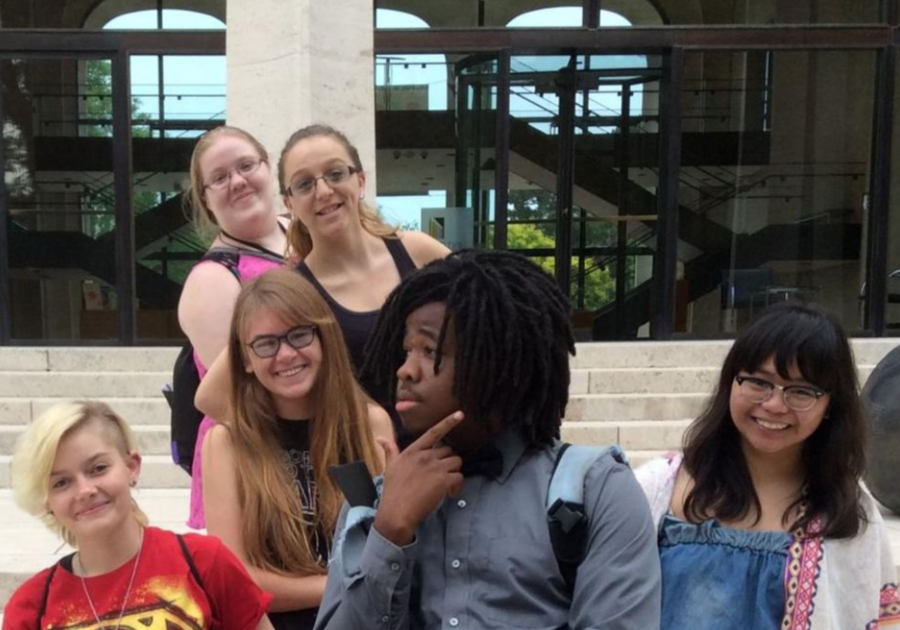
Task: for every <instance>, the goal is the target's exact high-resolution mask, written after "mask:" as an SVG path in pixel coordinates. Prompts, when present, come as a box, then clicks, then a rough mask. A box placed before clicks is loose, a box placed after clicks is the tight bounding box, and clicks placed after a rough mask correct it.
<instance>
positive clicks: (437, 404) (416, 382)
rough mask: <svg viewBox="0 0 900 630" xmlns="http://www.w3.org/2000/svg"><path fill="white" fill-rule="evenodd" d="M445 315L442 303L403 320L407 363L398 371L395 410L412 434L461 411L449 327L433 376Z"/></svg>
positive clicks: (432, 305)
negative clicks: (455, 391) (454, 384)
mask: <svg viewBox="0 0 900 630" xmlns="http://www.w3.org/2000/svg"><path fill="white" fill-rule="evenodd" d="M445 312H446V307H445V306H444V304H442V303H440V302H434V303H431V304H426V305H425V306H422V307H420V308H417V309H416V310H414V311H413V312H412V313H410V314H409V317H407V318H406V335H405V336H404V338H403V350H404V351H405V352H406V360H405V361H404V362H403V364H402V365H401V366H400V368H399V369H398V370H397V405H396V409H397V412H398V413H399V414H400V418H401V420H403V426H404V427H406V429H407V430H408V431H409V432H410V433H412V434H413V435H419V434H421V433H423V432H424V431H426V430H427V429H428V428H430V427H431V426H433V425H434V424H436V423H437V422H439V421H440V420H441V419H443V418H445V417H446V416H449V415H450V414H451V413H453V412H454V411H457V410H458V409H459V408H460V404H459V401H458V400H457V398H456V396H455V395H454V394H453V376H454V373H455V369H454V355H455V353H456V334H455V331H454V329H453V326H452V325H450V326H448V328H447V334H446V336H445V338H444V344H443V348H442V352H443V354H442V355H441V366H440V370H439V371H438V373H437V374H435V373H434V363H435V359H436V358H437V354H436V352H437V340H438V336H439V335H440V331H441V324H442V323H443V321H444V314H445Z"/></svg>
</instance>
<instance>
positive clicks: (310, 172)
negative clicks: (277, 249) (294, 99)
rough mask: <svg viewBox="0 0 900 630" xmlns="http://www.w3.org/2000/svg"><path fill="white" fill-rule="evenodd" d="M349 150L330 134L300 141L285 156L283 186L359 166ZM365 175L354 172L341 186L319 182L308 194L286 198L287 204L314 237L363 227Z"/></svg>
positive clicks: (320, 180)
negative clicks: (362, 198)
mask: <svg viewBox="0 0 900 630" xmlns="http://www.w3.org/2000/svg"><path fill="white" fill-rule="evenodd" d="M355 166H356V165H354V163H353V159H352V158H351V157H350V154H349V153H348V151H347V149H346V147H344V145H343V144H341V143H340V142H339V141H338V140H336V139H335V138H332V137H331V136H327V135H321V136H312V137H309V138H305V139H303V140H300V141H299V142H297V143H296V144H295V145H294V146H293V147H291V149H290V150H289V151H288V152H287V154H286V155H285V157H284V164H283V170H284V181H282V182H281V185H282V187H284V188H288V187H290V186H291V185H292V184H294V183H296V182H298V181H300V180H303V179H309V178H314V177H321V176H322V175H325V174H326V173H329V172H330V171H332V170H334V169H335V168H336V167H338V168H339V167H355ZM365 187H366V176H365V174H364V173H361V172H359V173H352V174H350V176H349V177H347V178H346V179H344V180H343V181H341V182H340V183H338V184H329V183H328V182H327V181H326V180H324V179H319V180H318V181H316V183H315V186H314V188H313V190H312V192H310V193H308V194H306V195H297V194H294V195H291V196H285V198H284V199H285V204H286V205H287V207H288V209H289V210H290V211H291V214H293V215H294V216H295V217H297V218H298V219H300V221H302V222H303V225H305V226H306V228H307V229H308V230H309V232H310V234H311V235H312V236H313V238H315V237H316V236H320V237H328V236H331V235H334V234H339V233H341V232H342V231H343V230H345V229H347V227H348V226H353V225H359V224H360V223H359V203H360V198H361V196H362V195H363V194H364V192H365Z"/></svg>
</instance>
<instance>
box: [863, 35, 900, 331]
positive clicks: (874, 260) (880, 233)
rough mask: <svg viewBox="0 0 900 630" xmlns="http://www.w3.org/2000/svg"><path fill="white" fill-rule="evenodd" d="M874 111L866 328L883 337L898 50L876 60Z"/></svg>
mask: <svg viewBox="0 0 900 630" xmlns="http://www.w3.org/2000/svg"><path fill="white" fill-rule="evenodd" d="M876 64H877V65H876V68H877V70H876V73H875V76H876V79H875V81H876V83H875V111H874V115H873V118H874V120H873V127H872V140H873V141H872V165H873V168H872V174H871V177H870V181H869V190H870V191H871V193H872V194H871V197H870V206H869V207H870V210H869V232H868V235H867V240H868V245H869V247H868V256H867V258H866V294H865V304H864V305H865V313H866V317H865V323H864V325H865V327H866V328H867V329H868V330H871V331H872V333H873V334H875V335H876V336H879V337H880V336H882V335H884V330H885V310H886V308H887V253H888V236H889V233H888V228H889V213H890V190H891V141H892V139H893V119H894V87H895V83H896V75H897V47H896V46H891V47H889V48H886V49H884V50H882V51H879V53H878V59H877V61H876Z"/></svg>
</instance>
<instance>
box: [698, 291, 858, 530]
mask: <svg viewBox="0 0 900 630" xmlns="http://www.w3.org/2000/svg"><path fill="white" fill-rule="evenodd" d="M770 358H771V359H772V360H773V362H774V364H775V369H776V371H777V372H778V374H779V375H780V376H781V377H782V378H784V379H790V378H791V377H790V369H791V368H792V367H793V366H796V368H797V369H798V370H799V371H800V374H801V375H802V376H803V378H804V379H805V380H806V381H808V382H809V383H811V384H813V385H815V386H816V387H819V388H821V389H822V390H824V391H825V392H827V393H828V394H829V404H828V409H827V411H826V412H825V417H824V419H823V420H822V423H821V424H820V425H819V427H818V429H816V431H815V432H814V433H813V434H812V435H811V436H810V437H809V438H807V440H806V441H805V442H804V444H803V449H802V463H803V467H804V472H805V475H806V478H805V485H804V490H803V493H802V496H801V497H799V498H798V499H797V500H796V501H795V502H794V503H793V504H792V505H791V506H790V507H789V508H788V509H787V510H786V511H785V513H784V514H783V516H782V522H783V523H784V524H785V525H786V526H788V527H789V528H790V529H791V530H797V529H804V530H807V529H808V528H809V525H810V523H811V521H812V520H813V519H814V518H816V517H821V519H822V521H823V529H822V530H821V532H820V534H821V535H822V536H826V537H830V538H850V537H853V536H855V535H856V534H857V533H859V531H860V529H861V528H862V526H863V525H864V523H865V514H864V512H863V509H862V506H861V503H860V486H859V480H860V478H861V476H862V474H863V472H864V470H865V440H866V425H865V420H864V416H863V412H862V406H861V403H860V398H859V384H858V380H857V376H856V368H855V363H854V360H853V352H852V350H851V348H850V343H849V341H848V340H847V336H846V334H845V333H844V330H843V328H842V327H841V325H840V322H838V320H837V319H836V318H835V317H834V316H833V315H831V314H829V313H828V312H827V311H825V310H824V309H821V308H819V307H816V306H812V305H809V306H807V305H803V304H799V303H793V302H786V303H780V304H778V305H775V306H773V307H770V308H769V309H767V310H766V311H764V312H763V313H762V315H760V317H759V318H758V319H757V320H755V321H754V322H753V323H752V324H750V326H748V327H747V328H746V329H745V330H744V331H743V332H741V333H740V334H739V335H738V337H737V339H736V340H735V342H734V345H733V346H732V347H731V350H730V351H729V352H728V355H727V356H726V358H725V362H724V364H723V365H722V372H721V374H720V376H719V382H718V385H717V387H716V390H715V392H714V394H713V396H712V397H711V398H710V400H709V402H708V404H707V407H706V409H705V410H704V412H703V413H702V414H701V415H700V417H698V418H697V419H696V420H694V422H693V423H692V424H691V426H690V427H689V428H688V431H687V433H686V434H685V438H684V466H685V468H686V470H687V472H688V473H689V474H690V475H691V477H692V478H693V481H694V486H693V488H692V489H691V491H690V492H689V493H688V495H687V497H686V499H685V504H684V514H685V516H686V517H687V518H688V520H690V521H692V522H699V521H702V520H704V519H706V518H709V517H711V516H715V517H717V518H720V519H726V520H737V519H741V518H745V517H746V516H747V515H748V514H751V513H753V514H754V515H755V516H756V522H758V521H759V518H760V511H761V506H760V503H759V497H758V496H757V494H756V491H755V489H754V487H753V482H752V479H751V477H750V470H749V468H748V466H747V462H746V460H745V458H744V454H743V450H742V449H741V438H740V434H739V433H738V431H737V429H736V428H735V426H734V421H733V419H732V416H731V409H730V396H731V389H732V384H733V383H734V378H735V376H737V375H738V373H739V372H741V371H745V372H749V373H752V372H754V371H756V370H757V369H759V368H760V367H762V365H763V364H764V363H766V361H768V360H769V359H770ZM800 508H802V509H800ZM798 510H799V512H798ZM796 513H799V516H798V517H797V518H796V519H794V521H793V522H790V523H789V520H790V516H791V514H796Z"/></svg>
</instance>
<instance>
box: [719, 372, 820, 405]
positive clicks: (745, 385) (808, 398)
mask: <svg viewBox="0 0 900 630" xmlns="http://www.w3.org/2000/svg"><path fill="white" fill-rule="evenodd" d="M734 380H735V381H737V384H738V387H739V388H740V392H741V396H743V397H744V398H745V399H746V400H747V401H749V402H752V403H756V404H761V403H764V402H766V401H767V400H769V398H771V397H772V393H773V392H774V391H775V390H776V389H780V390H781V399H782V400H783V401H784V404H785V405H787V406H788V407H789V408H791V409H793V410H794V411H809V410H810V409H812V408H813V407H814V406H815V404H816V402H817V401H818V400H819V399H820V398H821V397H822V396H824V395H825V394H826V393H827V392H824V391H822V390H821V389H819V388H817V387H812V386H810V385H776V384H775V383H770V382H769V381H767V380H765V379H763V378H757V377H755V376H735V377H734Z"/></svg>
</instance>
